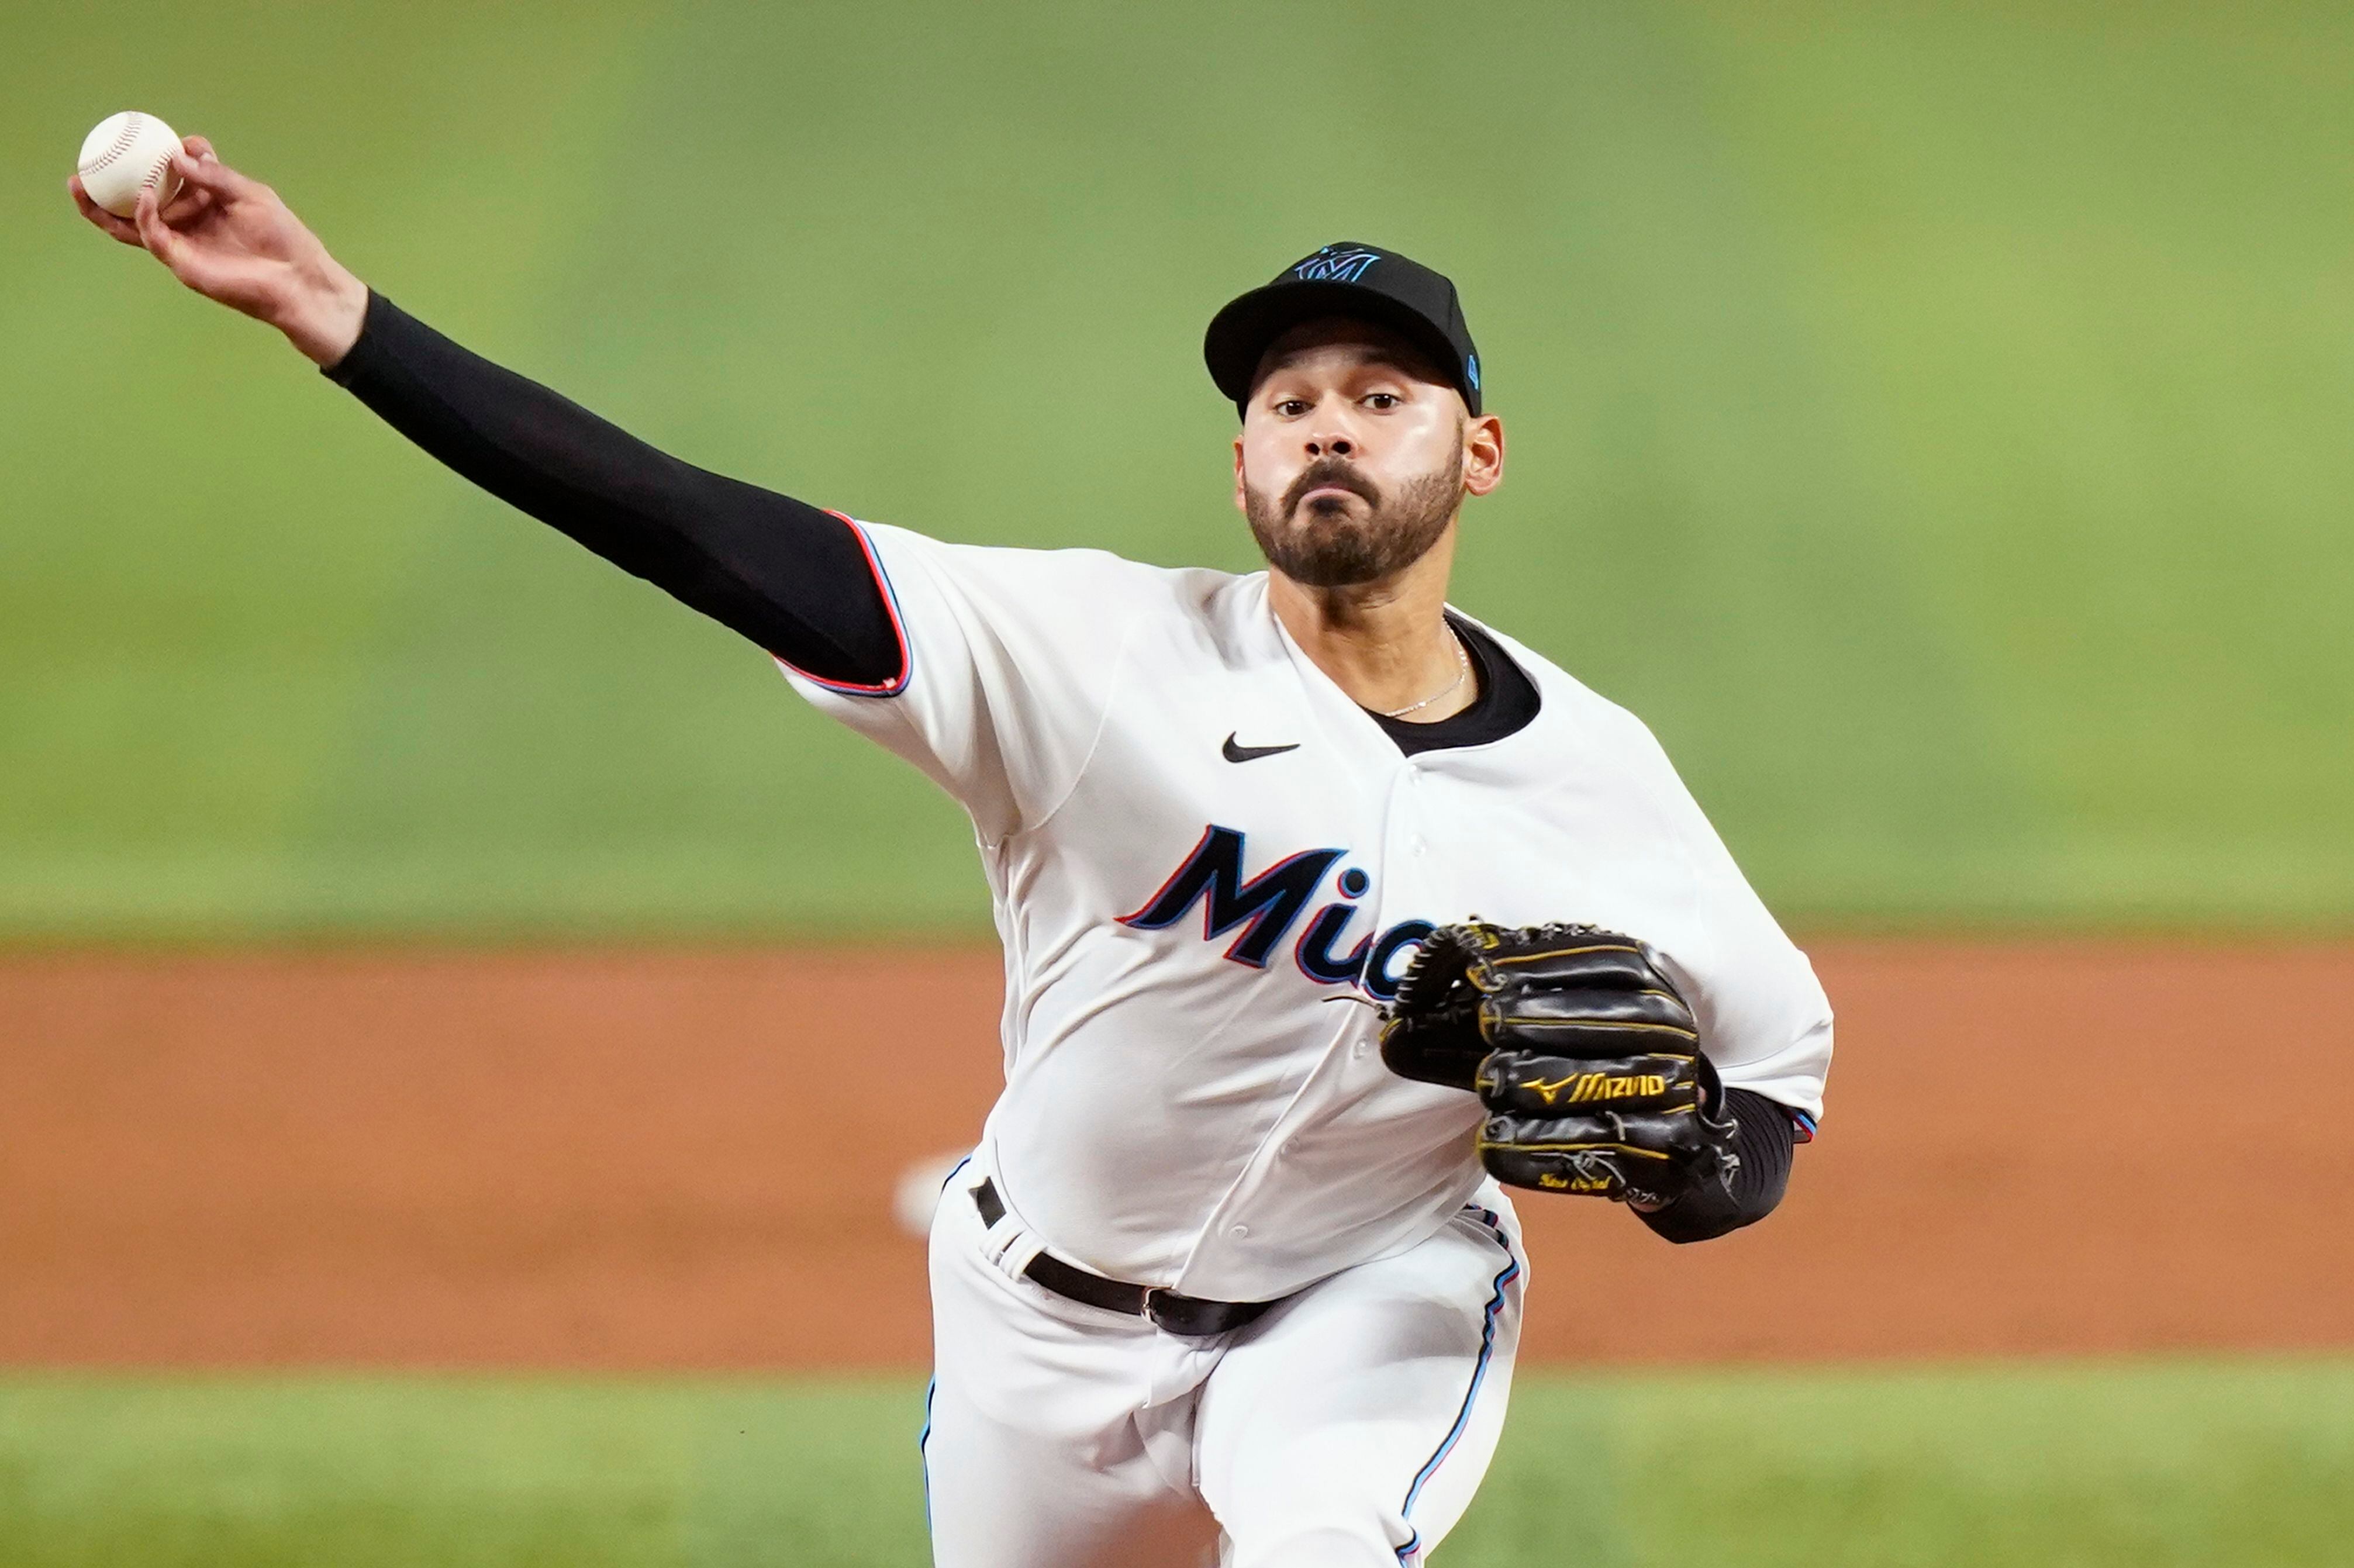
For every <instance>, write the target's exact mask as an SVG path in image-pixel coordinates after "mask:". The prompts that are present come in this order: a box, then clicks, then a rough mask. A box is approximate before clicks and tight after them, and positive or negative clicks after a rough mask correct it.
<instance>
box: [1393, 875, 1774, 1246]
mask: <svg viewBox="0 0 2354 1568" xmlns="http://www.w3.org/2000/svg"><path fill="white" fill-rule="evenodd" d="M1382 1056H1383V1060H1384V1061H1385V1062H1386V1063H1387V1064H1388V1065H1389V1066H1390V1068H1391V1070H1392V1071H1394V1072H1396V1073H1398V1074H1400V1075H1404V1076H1405V1077H1410V1078H1416V1079H1419V1080H1421V1081H1423V1082H1426V1083H1435V1084H1442V1085H1446V1086H1449V1087H1454V1088H1462V1089H1468V1090H1469V1091H1470V1092H1472V1093H1474V1094H1477V1095H1478V1096H1479V1098H1480V1100H1481V1102H1482V1103H1483V1104H1484V1105H1485V1106H1486V1107H1487V1108H1488V1110H1489V1112H1490V1116H1489V1118H1488V1120H1487V1122H1486V1123H1485V1124H1484V1125H1483V1126H1482V1128H1481V1129H1480V1132H1479V1139H1478V1148H1479V1157H1480V1160H1481V1161H1482V1162H1483V1163H1484V1164H1485V1165H1486V1167H1487V1169H1488V1171H1489V1172H1490V1174H1491V1175H1493V1176H1495V1177H1496V1179H1497V1180H1498V1181H1504V1182H1507V1183H1510V1184H1511V1185H1514V1186H1521V1187H1530V1188H1534V1189H1537V1190H1539V1191H1542V1192H1573V1193H1579V1194H1585V1195H1590V1196H1595V1197H1604V1198H1610V1199H1614V1200H1617V1201H1620V1202H1628V1201H1632V1202H1641V1203H1646V1204H1653V1205H1656V1204H1660V1203H1666V1202H1673V1201H1674V1199H1675V1198H1676V1197H1677V1196H1679V1195H1680V1194H1681V1193H1682V1192H1687V1191H1689V1190H1690V1189H1691V1186H1692V1185H1693V1183H1695V1182H1697V1181H1708V1180H1716V1181H1723V1180H1726V1179H1728V1178H1729V1177H1730V1175H1731V1173H1732V1171H1733V1170H1734V1166H1735V1163H1736V1161H1735V1160H1734V1155H1733V1153H1732V1151H1731V1142H1732V1135H1733V1132H1734V1125H1733V1123H1732V1122H1731V1121H1730V1120H1729V1119H1722V1118H1715V1117H1712V1116H1711V1115H1710V1114H1709V1109H1708V1107H1710V1106H1711V1105H1712V1104H1715V1103H1718V1102H1721V1100H1722V1098H1723V1096H1722V1093H1721V1091H1720V1090H1719V1089H1718V1087H1717V1086H1716V1081H1715V1073H1714V1070H1713V1069H1712V1067H1711V1066H1710V1065H1709V1063H1708V1061H1707V1058H1706V1057H1704V1056H1703V1055H1702V1054H1701V1051H1700V1028H1699V1024H1698V1022H1697V1021H1696V1020H1695V1019H1694V1018H1693V1015H1692V1012H1691V1008H1690V1007H1689V1006H1687V1005H1686V1004H1685V1002H1684V1000H1683V998H1682V996H1681V995H1680V994H1679V993H1678V991H1677V990H1676V986H1675V983H1674V982H1673V981H1672V980H1670V979H1669V977H1668V975H1667V972H1666V969H1665V968H1664V966H1663V965H1662V964H1661V963H1660V961H1659V959H1658V956H1657V955H1656V954H1655V953H1653V952H1652V950H1651V949H1650V948H1649V947H1647V946H1646V945H1645V944H1643V943H1641V942H1639V941H1638V940H1636V939H1634V938H1629V937H1626V936H1622V935H1620V934H1618V933H1617V932H1613V931H1605V930H1599V929H1596V928H1595V927H1587V926H1571V925H1548V926H1535V927H1520V928H1518V929H1511V928H1507V927H1497V926H1492V925H1489V924H1486V923H1484V922H1477V921H1475V922H1471V923H1469V924H1467V925H1462V926H1450V927H1445V928H1443V929H1441V930H1439V931H1437V932H1435V933H1433V934H1432V936H1431V937H1430V938H1429V939H1428V940H1427V941H1426V943H1425V944H1424V946H1423V948H1422V950H1421V952H1420V953H1418V954H1417V955H1416V959H1415V962H1414V964H1413V965H1412V966H1411V967H1410V968H1409V969H1408V970H1407V973H1406V976H1405V980H1403V981H1402V982H1401V983H1400V985H1399V988H1398V999H1397V1001H1396V1004H1395V1005H1394V1007H1393V1008H1392V1010H1391V1013H1390V1019H1389V1022H1388V1024H1387V1026H1386V1027H1385V1029H1384V1032H1383V1035H1382Z"/></svg>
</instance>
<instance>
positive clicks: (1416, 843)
mask: <svg viewBox="0 0 2354 1568" xmlns="http://www.w3.org/2000/svg"><path fill="white" fill-rule="evenodd" d="M1429 847H1430V845H1429V843H1428V842H1426V840H1425V839H1424V838H1423V836H1422V835H1421V834H1420V833H1416V834H1415V835H1414V836H1413V837H1412V838H1410V839H1408V840H1406V841H1405V853H1408V854H1420V853H1422V852H1423V851H1425V850H1426V849H1428V848H1429Z"/></svg>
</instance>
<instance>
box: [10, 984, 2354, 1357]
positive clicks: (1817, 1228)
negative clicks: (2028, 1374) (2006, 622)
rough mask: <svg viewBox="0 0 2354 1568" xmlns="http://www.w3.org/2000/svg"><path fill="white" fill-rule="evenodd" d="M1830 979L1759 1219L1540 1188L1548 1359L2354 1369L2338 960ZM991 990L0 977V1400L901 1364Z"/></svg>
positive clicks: (916, 1342) (2345, 1066)
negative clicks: (15, 1380)
mask: <svg viewBox="0 0 2354 1568" xmlns="http://www.w3.org/2000/svg"><path fill="white" fill-rule="evenodd" d="M1814 951H1815V957H1816V960H1817V965H1818V968H1819V969H1820V971H1821V973H1822V975H1823V979H1824V981H1825V983H1826V985H1827V986H1828V987H1829V991H1830V993H1831V997H1832V1001H1833V1002H1834V1004H1835V1006H1836V1007H1837V1008H1838V1009H1839V1012H1840V1059H1839V1063H1838V1065H1837V1067H1836V1068H1835V1070H1834V1072H1833V1074H1832V1080H1831V1103H1830V1118H1829V1123H1828V1124H1827V1126H1826V1128H1825V1129H1824V1137H1823V1139H1822V1140H1821V1141H1820V1142H1819V1143H1817V1144H1815V1145H1814V1146H1813V1147H1812V1148H1809V1149H1807V1150H1802V1151H1801V1152H1800V1155H1799V1160H1798V1171H1797V1178H1796V1180H1795V1181H1794V1184H1793V1189H1792V1192H1791V1196H1790V1198H1789V1200H1788V1201H1787V1203H1786V1204H1785V1206H1784V1208H1783V1209H1782V1211H1781V1212H1780V1213H1776V1215H1775V1216H1774V1217H1773V1218H1772V1219H1771V1220H1769V1221H1768V1222H1766V1223H1765V1224H1764V1225H1762V1226H1760V1227H1758V1228H1757V1229H1755V1230H1753V1231H1749V1232H1745V1233H1743V1234H1738V1235H1735V1236H1732V1237H1728V1238H1726V1239H1724V1240H1722V1241H1718V1242H1714V1243H1710V1244H1707V1245H1702V1246H1696V1247H1681V1248H1679V1247H1670V1246H1668V1245H1664V1244H1662V1243H1660V1242H1658V1241H1656V1240H1655V1239H1654V1238H1652V1237H1651V1236H1650V1235H1649V1234H1648V1233H1647V1232H1645V1231H1643V1230H1642V1229H1641V1228H1640V1227H1638V1225H1636V1224H1633V1223H1632V1221H1631V1220H1630V1219H1629V1218H1628V1216H1627V1215H1626V1214H1624V1213H1617V1212H1615V1211H1613V1210H1611V1209H1609V1208H1607V1207H1606V1206H1604V1205H1600V1204H1594V1203H1587V1202H1575V1201H1566V1200H1554V1201H1547V1200H1544V1199H1541V1198H1538V1197H1535V1196H1533V1195H1532V1196H1530V1197H1529V1198H1527V1199H1526V1200H1525V1201H1524V1202H1522V1205H1521V1207H1522V1213H1523V1214H1524V1216H1525V1217H1526V1219H1527V1222H1528V1228H1529V1231H1530V1235H1531V1244H1530V1245H1531V1251H1532V1255H1533V1266H1534V1284H1533V1287H1532V1291H1531V1294H1530V1298H1529V1299H1530V1322H1529V1330H1528V1341H1527V1351H1526V1354H1527V1356H1528V1357H1529V1358H1530V1359H1532V1360H1541V1361H1593V1362H1669V1361H1691V1360H1696V1359H1697V1360H1723V1359H1739V1360H1756V1359H1765V1358H1777V1357H1810V1358H1819V1357H1847V1356H1873V1357H1878V1356H1899V1355H1906V1356H1909V1355H1933V1356H1944V1355H1963V1354H1980V1353H2012V1352H2041V1351H2146V1350H2161V1349H2226V1348H2258V1347H2262V1348H2293V1347H2323V1346H2346V1345H2349V1344H2354V1239H2349V1238H2354V1225H2349V1216H2348V1206H2349V1204H2348V1194H2349V1192H2354V1149H2349V1136H2348V1133H2349V1128H2354V1022H2349V1020H2354V948H2345V947H2231V946H2191V945H2177V946H2160V945H2147V944H2126V943H2114V944H2111V943H2069V944H2062V945H2058V946H2052V945H2046V944H2037V945H2033V946H2029V945H2025V944H2015V945H2002V944H1988V945H1975V946H1962V945H1938V944H1928V943H1857V942H1827V943H1822V944H1819V945H1817V946H1816V947H1815V948H1814ZM878 996H879V997H888V998H889V999H890V1001H891V1006H890V1007H889V1008H888V1009H887V1011H886V1012H883V1014H882V1015H883V1016H886V1017H887V1018H889V1019H908V1018H914V1019H922V1020H927V1021H928V1024H927V1033H924V1034H922V1035H920V1036H911V1035H909V1034H907V1033H904V1032H903V1031H901V1030H900V1029H898V1028H896V1027H894V1026H890V1025H888V1024H880V1023H876V1022H870V1019H872V1018H874V1017H875V1016H876V1015H877V1013H878V1010H876V1009H875V1007H874V1005H873V999H875V998H876V997H878ZM997 997H998V973H997V960H996V956H995V954H994V953H993V952H991V951H981V950H974V951H969V952H962V953H952V954H949V955H947V956H941V955H939V954H938V953H936V952H932V951H928V950H920V949H917V948H908V949H906V950H902V951H886V952H883V953H880V954H875V953H866V952H861V953H856V954H850V953H834V952H820V953H807V952H802V953H747V952H716V953H689V954H680V953H664V952H584V953H553V954H547V953H543V954H528V955H512V954H510V955H490V954H456V953H432V952H398V951H396V952H375V953H366V954H360V953H348V954H324V955H323V954H317V953H308V954H304V953H266V954H258V955H241V956H217V955H216V956H194V955H191V956H164V957H159V956H154V955H146V956H138V955H51V956H20V957H16V958H12V959H5V960H0V1362H7V1363H16V1364H20V1365H21V1364H50V1365H58V1364H117V1365H255V1364H286V1363H314V1364H315V1363H340V1364H349V1363H392V1364H404V1365H434V1366H483V1365H501V1366H516V1365H522V1366H548V1367H602V1368H653V1367H663V1368H684V1367H744V1366H758V1367H772V1368H811V1369H818V1368H824V1369H838V1368H843V1367H859V1366H911V1365H919V1364H921V1363H922V1362H923V1361H924V1360H925V1359H926V1357H927V1338H926V1336H927V1328H926V1308H925V1300H924V1288H923V1275H922V1264H921V1257H920V1253H919V1249H918V1246H917V1244H916V1243H915V1242H914V1241H913V1240H912V1239H910V1238H909V1237H907V1236H906V1235H905V1234H901V1233H900V1231H899V1230H898V1229H897V1227H896V1225H895V1224H893V1222H892V1220H891V1217H890V1213H889V1199H890V1193H891V1190H892V1187H893V1184H894V1182H895V1181H896V1178H897V1176H898V1174H899V1172H900V1171H901V1170H902V1169H903V1168H904V1167H905V1166H907V1164H909V1163H910V1162H912V1161H913V1160H917V1159H919V1158H921V1157H924V1156H927V1155H930V1154H933V1153H935V1152H938V1151H939V1150H948V1149H950V1148H953V1147H956V1146H958V1145H960V1144H961V1143H964V1142H968V1141H970V1139H971V1137H972V1136H973V1134H974V1132H975V1130H976V1128H978V1126H979V1124H980V1120H981V1113H982V1111H983V1109H984V1108H985V1107H986V1106H987V1104H988V1102H989V1098H990V1096H991V1092H992V1090H993V1088H994V1086H995V1083H996V1079H997V1075H998V1054H997V1046H996V1044H995V1029H996V1004H997Z"/></svg>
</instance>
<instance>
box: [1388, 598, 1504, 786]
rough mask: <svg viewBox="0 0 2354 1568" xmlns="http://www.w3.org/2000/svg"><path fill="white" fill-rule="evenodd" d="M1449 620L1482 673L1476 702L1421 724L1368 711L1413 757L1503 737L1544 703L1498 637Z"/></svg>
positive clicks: (1464, 622) (1473, 669) (1476, 672)
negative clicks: (1456, 712) (1498, 642)
mask: <svg viewBox="0 0 2354 1568" xmlns="http://www.w3.org/2000/svg"><path fill="white" fill-rule="evenodd" d="M1447 625H1449V626H1451V627H1453V628H1454V629H1455V634H1456V635H1457V636H1458V637H1459V638H1461V639H1462V640H1463V646H1464V649H1465V650H1466V651H1467V652H1469V654H1470V655H1471V673H1473V674H1474V675H1475V676H1477V677H1478V678H1479V695H1478V696H1476V697H1474V698H1472V699H1471V705H1470V706H1469V707H1467V708H1465V709H1464V710H1463V711H1462V712H1461V713H1459V714H1450V715H1447V717H1445V718H1443V719H1440V720H1438V721H1437V723H1436V724H1416V723H1415V722H1413V721H1412V720H1411V719H1400V718H1392V717H1390V716H1389V715H1387V714H1382V713H1375V712H1374V711H1373V709H1371V708H1367V709H1366V710H1365V712H1366V714H1367V715H1369V716H1371V717H1372V719H1373V722H1374V723H1375V724H1377V725H1379V726H1382V728H1383V730H1384V732H1385V733H1387V734H1388V736H1389V737H1390V738H1391V739H1392V740H1394V741H1395V742H1397V746H1398V749H1399V750H1400V751H1403V752H1405V754H1406V755H1407V756H1408V757H1412V756H1415V755H1416V753H1418V752H1425V751H1443V750H1447V749H1449V748H1451V747H1458V746H1485V745H1487V744H1488V743H1489V742H1490V741H1495V740H1501V739H1503V738H1504V737H1505V736H1508V735H1514V734H1517V733H1519V732H1520V731H1521V730H1523V729H1526V728H1527V727H1528V725H1529V721H1530V720H1531V719H1533V718H1535V717H1536V716H1537V709H1538V707H1539V706H1540V705H1541V699H1540V698H1539V697H1538V695H1537V688H1536V683H1535V682H1533V681H1532V680H1530V679H1529V677H1528V674H1527V673H1526V672H1525V671H1523V670H1522V668H1521V667H1520V666H1519V665H1518V664H1515V663H1513V662H1512V660H1511V655H1510V654H1508V653H1506V652H1504V651H1503V649H1501V648H1500V647H1498V646H1497V644H1496V640H1495V639H1494V638H1492V637H1490V636H1489V635H1488V634H1487V633H1486V632H1484V631H1482V630H1479V628H1478V627H1476V626H1474V625H1472V624H1471V623H1470V622H1469V621H1468V620H1463V619H1462V618H1461V617H1460V616H1454V615H1450V616H1448V617H1447Z"/></svg>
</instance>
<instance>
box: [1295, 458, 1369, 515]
mask: <svg viewBox="0 0 2354 1568" xmlns="http://www.w3.org/2000/svg"><path fill="white" fill-rule="evenodd" d="M1327 486H1330V487H1331V488H1333V489H1336V490H1345V491H1347V492H1348V493H1350V494H1352V495H1354V496H1356V497H1357V498H1358V499H1359V500H1361V501H1363V503H1365V504H1366V505H1368V506H1371V507H1373V508H1374V509H1375V510H1379V509H1380V507H1381V504H1382V490H1381V486H1379V485H1377V484H1375V483H1374V482H1373V481H1372V480H1370V479H1367V478H1366V477H1365V476H1364V475H1363V474H1362V473H1360V472H1358V471H1357V468H1356V465H1355V464H1354V463H1352V462H1351V461H1349V460H1348V459H1347V458H1344V457H1320V458H1318V459H1317V460H1316V461H1314V462H1311V463H1310V464H1309V465H1308V466H1307V467H1306V468H1304V469H1302V470H1301V471H1300V472H1299V478H1298V479H1295V480H1293V481H1292V482H1291V484H1290V486H1289V487H1288V489H1286V490H1285V491H1284V493H1283V502H1282V513H1281V515H1283V516H1286V517H1288V516H1290V515H1291V514H1292V513H1293V512H1295V511H1296V510H1298V509H1299V500H1300V497H1302V496H1304V495H1306V494H1307V493H1309V492H1310V491H1311V490H1321V489H1324V488H1326V487H1327Z"/></svg>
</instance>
